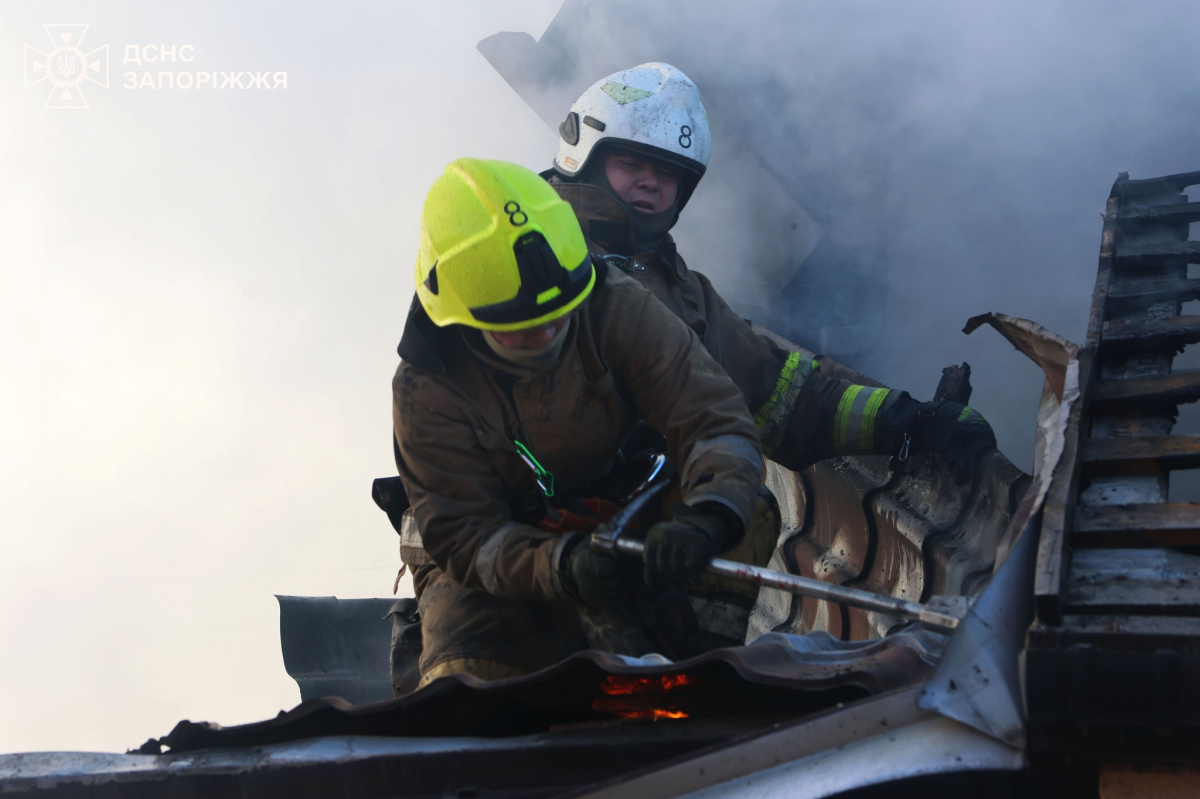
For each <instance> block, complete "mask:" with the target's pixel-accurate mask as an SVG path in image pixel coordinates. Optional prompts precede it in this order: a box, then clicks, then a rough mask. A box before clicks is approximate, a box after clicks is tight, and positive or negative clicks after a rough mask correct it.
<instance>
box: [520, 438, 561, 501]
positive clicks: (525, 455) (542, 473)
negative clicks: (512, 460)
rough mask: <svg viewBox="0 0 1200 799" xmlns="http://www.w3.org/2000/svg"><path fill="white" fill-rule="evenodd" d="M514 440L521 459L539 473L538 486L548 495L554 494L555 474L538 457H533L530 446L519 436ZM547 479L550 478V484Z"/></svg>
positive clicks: (534, 471)
mask: <svg viewBox="0 0 1200 799" xmlns="http://www.w3.org/2000/svg"><path fill="white" fill-rule="evenodd" d="M512 442H513V445H514V446H516V448H517V454H518V455H520V456H521V460H523V461H525V465H526V466H528V467H529V468H530V469H532V470H533V473H534V474H535V475H537V484H538V488H540V489H542V493H543V494H545V495H546V496H547V497H552V496H554V475H552V474H550V472H548V471H546V470H545V469H544V468H543V467H542V464H540V463H538V461H537V458H535V457H533V453H532V452H530V451H529V447H527V446H525V445H524V444H522V443H521V440H520V439H519V438H514V439H513V440H512ZM547 480H549V483H550V484H549V485H547V484H546V481H547Z"/></svg>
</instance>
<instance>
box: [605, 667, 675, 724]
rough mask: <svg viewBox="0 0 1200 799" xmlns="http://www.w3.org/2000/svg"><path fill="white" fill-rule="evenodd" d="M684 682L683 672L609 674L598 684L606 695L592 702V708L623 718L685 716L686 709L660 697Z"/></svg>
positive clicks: (672, 717)
mask: <svg viewBox="0 0 1200 799" xmlns="http://www.w3.org/2000/svg"><path fill="white" fill-rule="evenodd" d="M687 684H688V677H687V675H686V674H665V675H663V676H661V677H625V676H619V675H611V674H610V675H609V676H607V677H605V678H604V682H603V683H601V684H600V690H601V691H603V692H604V693H605V694H607V695H608V696H602V697H600V698H598V699H597V700H596V701H595V702H593V703H592V709H593V710H598V711H600V712H602V713H612V714H614V715H616V716H620V717H621V718H623V719H650V720H651V721H658V720H659V719H686V718H687V717H688V714H687V713H686V712H684V711H683V710H680V709H679V708H678V707H676V706H675V705H673V704H667V703H665V702H662V701H661V700H660V697H662V695H663V694H665V693H667V692H668V691H672V690H674V689H676V688H678V687H680V686H681V685H687ZM609 697H613V698H609Z"/></svg>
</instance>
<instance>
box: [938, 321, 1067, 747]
mask: <svg viewBox="0 0 1200 799" xmlns="http://www.w3.org/2000/svg"><path fill="white" fill-rule="evenodd" d="M983 324H990V325H992V326H993V327H994V328H996V329H997V330H998V331H999V332H1000V333H1001V335H1003V336H1004V337H1005V338H1006V339H1008V340H1009V341H1010V342H1012V343H1013V345H1014V346H1015V347H1017V349H1019V350H1020V351H1021V352H1024V353H1025V354H1026V355H1028V356H1029V357H1030V358H1031V359H1032V360H1033V361H1034V362H1035V363H1037V364H1038V366H1040V367H1041V368H1042V370H1043V371H1044V372H1045V374H1046V385H1045V389H1044V390H1043V391H1042V399H1041V403H1040V405H1039V408H1038V426H1037V437H1036V449H1035V456H1034V457H1035V463H1034V475H1035V477H1034V483H1033V485H1032V487H1031V488H1030V490H1029V491H1028V492H1026V494H1025V497H1024V499H1023V500H1022V502H1021V504H1020V506H1019V507H1018V508H1017V511H1016V513H1015V514H1014V515H1013V517H1012V519H1011V520H1010V521H1009V524H1008V529H1007V530H1005V532H1004V536H1003V539H1002V541H1001V543H1000V548H999V556H998V558H997V561H998V562H999V563H1000V564H1001V565H1000V567H999V568H998V570H997V573H996V577H995V579H994V580H993V581H992V582H991V584H990V585H989V586H988V588H987V590H986V591H984V593H983V595H982V596H981V597H980V598H979V600H978V601H977V602H975V604H974V605H973V606H972V608H971V610H970V611H969V612H968V614H967V616H966V618H965V619H964V620H963V621H962V622H961V623H960V624H959V627H958V630H957V631H956V633H955V635H954V638H953V639H951V642H950V645H949V646H948V648H947V651H946V654H945V656H944V657H943V659H942V662H941V663H940V664H939V666H938V669H937V672H936V673H935V674H934V676H933V677H932V678H931V679H930V680H929V682H928V683H926V685H925V687H924V689H923V690H922V693H921V697H920V699H919V704H920V705H921V707H924V708H927V709H930V710H935V711H937V712H938V713H941V714H942V715H944V716H947V717H949V718H953V719H957V720H958V721H961V722H962V723H964V724H967V725H969V726H971V727H973V728H975V729H977V730H980V731H981V732H984V733H987V734H988V735H991V736H992V737H994V738H997V739H999V740H1001V741H1004V742H1006V743H1008V744H1010V745H1012V746H1017V747H1024V746H1025V743H1026V735H1025V710H1024V703H1023V700H1022V692H1021V684H1020V672H1019V664H1018V656H1019V653H1020V652H1021V650H1022V648H1023V646H1024V640H1025V632H1026V630H1027V629H1028V627H1029V623H1030V622H1031V621H1032V619H1033V580H1034V567H1035V564H1036V558H1037V531H1038V519H1039V517H1040V514H1041V511H1042V508H1043V505H1044V503H1045V501H1046V497H1047V495H1048V493H1049V492H1050V487H1051V483H1052V481H1053V478H1054V475H1055V467H1056V466H1057V465H1058V463H1059V460H1060V459H1061V458H1062V455H1063V450H1064V447H1065V442H1066V431H1067V422H1068V418H1069V417H1070V415H1071V410H1072V407H1073V406H1074V404H1075V403H1076V401H1078V399H1079V396H1080V388H1079V361H1078V356H1079V348H1078V347H1077V346H1076V345H1075V344H1072V343H1071V342H1069V341H1067V340H1066V339H1064V338H1062V337H1061V336H1058V335H1055V334H1054V333H1051V332H1049V331H1048V330H1045V329H1044V328H1042V327H1041V326H1040V325H1038V324H1036V323H1034V322H1030V321H1028V320H1025V319H1014V318H1013V317H1009V316H1004V315H1003V314H985V315H983V316H977V317H975V318H973V319H972V320H971V321H970V322H968V323H967V328H966V330H967V332H971V331H972V330H975V329H976V328H978V327H980V326H981V325H983ZM1006 555H1007V557H1006Z"/></svg>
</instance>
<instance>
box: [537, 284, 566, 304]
mask: <svg viewBox="0 0 1200 799" xmlns="http://www.w3.org/2000/svg"><path fill="white" fill-rule="evenodd" d="M559 294H562V289H560V288H559V287H558V286H555V287H554V288H550V289H546V290H545V291H543V292H542V293H541V294H539V295H537V304H538V305H541V304H542V303H545V302H549V301H550V300H552V299H554V298H555V297H557V296H558V295H559Z"/></svg>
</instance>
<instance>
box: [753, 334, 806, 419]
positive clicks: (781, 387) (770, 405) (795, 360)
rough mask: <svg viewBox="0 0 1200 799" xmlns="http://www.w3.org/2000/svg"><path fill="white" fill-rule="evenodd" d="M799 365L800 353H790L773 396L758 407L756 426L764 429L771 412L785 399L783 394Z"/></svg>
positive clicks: (772, 393)
mask: <svg viewBox="0 0 1200 799" xmlns="http://www.w3.org/2000/svg"><path fill="white" fill-rule="evenodd" d="M799 365H800V353H798V352H792V353H788V356H787V360H786V361H784V362H783V369H781V370H780V371H779V379H778V380H776V381H775V390H774V391H772V392H771V398H770V399H769V400H767V401H766V402H765V403H763V406H762V407H761V408H759V409H758V413H756V414H754V426H755V427H756V428H758V429H759V430H762V429H763V425H765V424H766V423H767V422H768V421H769V420H770V418H771V412H772V411H773V410H774V409H775V406H776V405H778V404H779V401H780V400H781V399H783V395H784V394H786V393H787V390H788V385H789V384H790V383H791V382H792V375H793V374H794V373H795V372H796V367H797V366H799Z"/></svg>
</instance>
